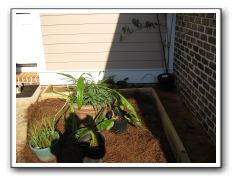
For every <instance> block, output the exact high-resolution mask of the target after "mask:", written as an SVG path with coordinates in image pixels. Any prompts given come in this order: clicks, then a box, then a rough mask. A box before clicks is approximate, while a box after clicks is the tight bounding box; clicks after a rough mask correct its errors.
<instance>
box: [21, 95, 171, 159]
mask: <svg viewBox="0 0 232 176" xmlns="http://www.w3.org/2000/svg"><path fill="white" fill-rule="evenodd" d="M126 96H127V97H128V99H129V101H130V102H131V103H132V104H133V105H134V106H135V108H136V110H137V112H138V114H139V116H140V117H141V119H142V122H143V127H141V128H136V127H134V126H132V125H129V126H128V128H127V130H126V131H125V132H124V133H121V134H115V133H112V132H110V131H104V132H103V133H102V134H103V136H104V137H105V155H104V157H103V158H102V160H101V162H106V163H166V162H175V159H174V157H173V154H172V152H171V149H170V146H169V144H168V141H167V139H166V136H165V134H164V131H163V129H162V124H161V119H160V116H159V113H158V111H157V109H156V108H155V102H153V99H152V98H151V97H150V96H149V95H146V94H142V93H139V92H137V93H136V92H135V93H132V94H128V95H126ZM64 102H65V100H63V99H46V100H43V101H40V102H36V103H35V104H32V105H31V106H30V107H29V108H28V115H27V118H28V127H30V126H31V125H32V124H33V123H35V122H36V121H40V120H41V119H42V118H43V117H51V116H52V115H54V114H55V113H56V112H57V111H58V110H59V109H60V108H61V107H62V106H63V104H64ZM57 128H58V130H59V131H60V132H61V134H62V136H61V140H60V144H59V147H60V148H59V149H58V150H57V151H56V152H55V153H56V155H57V160H56V161H52V162H61V163H67V162H69V163H77V162H83V158H84V156H83V153H82V151H81V149H80V147H79V146H78V145H77V143H76V142H75V141H73V139H72V138H70V137H69V135H68V134H69V129H68V128H67V126H65V125H64V119H62V118H60V120H59V122H58V125H57ZM17 162H22V163H38V162H40V161H39V160H38V159H37V157H36V156H35V154H34V153H33V152H32V151H31V150H30V149H29V147H28V145H27V146H25V148H24V149H23V150H22V151H21V152H20V153H18V154H17Z"/></svg>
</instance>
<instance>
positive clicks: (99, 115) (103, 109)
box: [94, 107, 105, 124]
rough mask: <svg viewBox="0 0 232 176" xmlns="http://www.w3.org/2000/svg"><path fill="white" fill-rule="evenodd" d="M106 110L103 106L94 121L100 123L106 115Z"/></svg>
mask: <svg viewBox="0 0 232 176" xmlns="http://www.w3.org/2000/svg"><path fill="white" fill-rule="evenodd" d="M104 111H105V108H104V107H103V108H101V110H100V111H99V112H98V114H97V115H96V117H95V119H94V121H95V124H99V123H100V122H101V121H102V120H103V119H104V118H105V116H104V115H103V113H104Z"/></svg>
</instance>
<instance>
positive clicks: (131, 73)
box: [39, 68, 171, 85]
mask: <svg viewBox="0 0 232 176" xmlns="http://www.w3.org/2000/svg"><path fill="white" fill-rule="evenodd" d="M170 71H171V70H170ZM57 73H58V72H40V73H39V79H40V84H41V85H49V84H52V85H63V84H69V83H68V82H67V79H65V77H64V76H62V75H59V74H57ZM64 73H68V74H71V75H73V76H74V77H76V78H77V77H79V76H80V75H81V74H83V73H91V74H92V75H93V77H94V80H95V81H97V80H101V79H102V78H103V77H104V76H106V77H107V76H111V75H115V79H114V80H115V81H119V80H123V79H125V78H126V77H128V78H129V79H128V83H155V82H157V76H158V75H159V74H161V73H163V69H162V68H160V69H150V70H135V69H134V70H133V69H132V70H122V69H121V70H109V71H100V72H99V71H68V72H64Z"/></svg>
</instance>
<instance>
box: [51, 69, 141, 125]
mask: <svg viewBox="0 0 232 176" xmlns="http://www.w3.org/2000/svg"><path fill="white" fill-rule="evenodd" d="M60 74H61V75H63V76H65V77H66V78H68V79H69V80H71V81H72V82H73V88H72V89H70V94H69V95H68V96H67V95H65V94H62V93H60V92H57V91H54V92H56V93H59V94H62V95H64V96H65V97H66V99H67V101H68V102H69V104H70V109H71V112H75V113H76V114H77V116H78V117H79V118H80V119H81V120H82V121H84V119H85V118H86V117H87V115H92V116H93V117H95V116H96V115H97V114H98V112H99V110H100V109H102V108H104V109H105V111H104V115H105V114H106V112H107V111H108V110H111V109H112V105H114V106H117V107H120V109H122V110H125V111H126V112H128V114H127V118H128V122H130V123H132V124H133V125H135V126H137V127H139V126H141V125H142V124H141V120H140V118H139V117H138V115H137V113H136V111H135V109H134V107H133V106H132V105H131V103H130V102H129V101H127V99H126V98H125V97H124V96H123V95H122V94H120V93H119V92H118V91H117V90H115V89H112V88H109V87H108V85H107V84H106V82H105V80H100V81H98V82H95V81H94V80H93V77H92V75H91V74H82V75H81V76H80V77H78V78H74V77H73V76H72V75H69V74H63V73H60Z"/></svg>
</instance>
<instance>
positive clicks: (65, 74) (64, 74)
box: [57, 73, 76, 80]
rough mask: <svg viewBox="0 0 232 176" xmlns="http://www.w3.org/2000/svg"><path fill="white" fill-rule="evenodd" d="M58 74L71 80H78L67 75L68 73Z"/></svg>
mask: <svg viewBox="0 0 232 176" xmlns="http://www.w3.org/2000/svg"><path fill="white" fill-rule="evenodd" d="M57 74H59V75H62V76H65V77H67V78H70V79H72V80H76V79H75V78H74V77H73V76H72V75H70V74H67V73H57Z"/></svg>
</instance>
